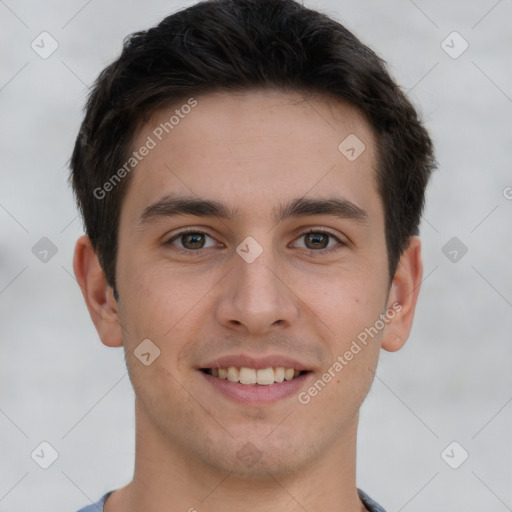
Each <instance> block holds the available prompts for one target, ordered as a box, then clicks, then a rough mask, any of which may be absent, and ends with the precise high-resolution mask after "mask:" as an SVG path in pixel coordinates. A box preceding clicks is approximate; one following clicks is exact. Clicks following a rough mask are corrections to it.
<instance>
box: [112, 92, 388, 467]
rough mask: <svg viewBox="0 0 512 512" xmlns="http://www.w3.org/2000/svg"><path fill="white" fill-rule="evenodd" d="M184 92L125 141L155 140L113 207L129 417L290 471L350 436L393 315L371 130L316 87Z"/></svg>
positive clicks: (207, 455)
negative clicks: (190, 97) (308, 92)
mask: <svg viewBox="0 0 512 512" xmlns="http://www.w3.org/2000/svg"><path fill="white" fill-rule="evenodd" d="M194 101H195V102H196V103H195V104H193V102H192V101H191V102H189V104H190V105H193V106H192V107H191V108H190V109H189V108H181V109H180V106H179V105H178V106H174V107H173V108H170V109H168V110H161V111H159V112H158V113H157V114H156V115H155V116H154V117H153V118H152V119H151V120H150V122H149V123H148V124H146V125H145V126H144V127H143V128H142V129H141V131H140V132H139V133H138V135H137V138H136V140H135V143H134V148H140V147H142V146H144V145H146V146H147V147H150V146H154V147H151V148H150V149H149V150H148V151H147V152H146V151H142V153H147V154H146V156H144V157H143V158H141V161H140V162H139V163H138V164H137V166H136V169H135V170H134V171H133V175H132V181H131V183H130V186H129V188H128V192H127V195H126V197H125V199H124V201H123V206H122V210H121V219H120V226H119V249H118V259H117V264H116V279H117V285H118V293H119V297H120V299H119V304H118V306H119V310H118V313H119V320H120V323H121V325H122V327H123V344H124V347H125V351H126V360H127V365H128V369H129V373H130V378H131V380H132V383H133V386H134V389H135V393H136V396H137V414H138V415H139V416H140V418H139V419H140V425H142V426H141V428H143V429H145V431H146V432H145V434H146V435H147V436H153V437H158V438H159V439H160V442H161V443H162V444H163V446H165V448H168V449H169V450H172V451H173V453H174V454H175V456H176V457H177V458H179V457H183V458H184V459H185V458H187V460H189V461H196V462H197V463H200V464H202V466H203V467H211V468H212V469H218V470H223V471H229V472H235V473H239V474H240V475H247V474H250V475H252V476H257V475H264V474H266V473H267V472H272V473H273V474H276V475H277V474H285V473H287V472H289V471H292V470H297V469H300V468H302V467H305V466H306V465H308V464H312V463H314V462H315V461H316V460H319V459H320V458H321V457H322V456H325V455H326V453H327V452H328V451H334V452H337V453H339V452H340V451H342V450H343V449H344V448H343V446H342V445H343V443H346V440H347V439H349V438H351V439H352V441H353V436H355V431H356V425H357V415H358V410H359V407H360V405H361V402H362V401H363V399H364V397H365V396H366V393H367V391H368V389H369V386H370V384H371V381H372V377H373V370H374V369H375V366H376V362H377V358H378V352H379V349H380V340H381V337H382V336H383V333H384V332H385V331H386V329H387V328H388V325H387V320H388V316H389V315H388V316H387V317H386V321H385V322H383V321H382V318H383V317H384V316H385V315H386V313H387V309H388V308H389V301H388V292H389V286H388V285H389V276H388V271H387V253H386V245H385V232H384V213H383V205H382V200H381V198H380V196H379V194H378V192H377V188H376V178H375V175H376V171H375V166H376V161H375V140H374V137H373V135H372V132H371V130H370V128H369V126H368V124H367V123H366V122H365V120H364V119H363V118H362V117H361V116H360V115H359V114H358V112H357V111H356V110H355V109H353V108H352V107H350V106H347V105H344V104H342V103H338V102H334V101H333V100H328V99H325V98H316V99H308V100H305V99H304V98H303V97H302V96H301V95H299V94H297V93H289V94H285V93H282V92H281V93H277V92H261V91H260V92H247V93H244V94H238V95H234V94H225V93H224V94H220V93H216V94H210V95H205V96H198V97H196V98H195V100H194ZM185 103H187V101H186V100H185V101H184V104H185ZM176 108H178V110H179V113H180V115H179V116H178V117H179V121H178V122H176V119H177V117H176V116H175V117H176V119H173V120H172V121H171V123H172V129H170V128H169V125H167V130H168V131H169V133H166V131H165V130H164V129H163V128H162V126H165V124H163V123H165V122H169V120H170V118H171V116H172V115H173V114H175V110H176ZM354 136H356V137H357V139H355V138H354ZM347 137H350V138H349V139H348V140H347V142H343V141H345V139H346V138H347ZM160 139H161V140H160ZM358 140H359V142H358ZM361 143H363V144H364V151H362V152H361V150H362V149H363V146H362V145H361ZM340 144H341V149H340V148H339V146H340ZM359 153H360V154H359ZM358 154H359V155H358ZM354 157H357V158H354ZM190 201H194V202H195V204H191V203H190ZM380 315H382V316H380ZM379 318H381V321H380V323H378V324H376V322H378V321H379ZM383 323H384V324H386V325H385V326H384V327H381V324H383ZM376 325H378V327H380V329H379V328H377V329H376ZM372 327H373V329H374V331H371V332H372V334H373V333H374V332H375V330H376V331H378V332H377V333H376V334H373V336H369V335H368V329H370V328H372ZM365 329H366V330H367V331H366V333H367V336H366V338H367V340H366V344H364V343H363V342H362V341H361V340H362V339H363V338H364V335H362V333H364V332H365ZM358 336H359V338H358ZM143 340H150V342H148V341H146V342H144V343H145V344H143V345H140V344H141V342H143ZM354 342H355V345H354ZM356 346H357V347H359V351H357V348H355V347H356ZM158 353H159V355H158ZM137 354H138V355H139V357H137ZM141 354H143V355H142V356H141ZM350 354H352V356H350ZM157 355H158V357H156V356H157ZM155 357H156V358H155ZM140 359H142V360H143V362H141V360H140ZM336 362H338V364H336ZM144 363H146V364H144ZM283 369H284V370H283ZM258 370H260V371H258ZM226 373H227V377H228V378H225V377H226ZM283 373H284V374H285V375H286V378H284V380H283ZM291 376H294V378H291ZM290 378H291V379H290ZM288 379H290V380H288ZM239 380H241V381H242V382H239ZM276 381H277V382H276ZM319 381H320V384H319ZM255 382H256V383H255ZM272 382H273V383H272ZM315 390H316V391H315ZM138 426H139V424H138ZM139 434H140V432H139ZM143 436H144V434H143V435H142V437H143ZM165 448H164V449H165Z"/></svg>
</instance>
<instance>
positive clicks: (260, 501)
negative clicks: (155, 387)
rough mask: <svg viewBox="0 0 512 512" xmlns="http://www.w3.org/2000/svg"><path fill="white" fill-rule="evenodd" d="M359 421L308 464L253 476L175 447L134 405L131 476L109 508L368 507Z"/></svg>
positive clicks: (286, 510) (341, 511)
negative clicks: (359, 471)
mask: <svg viewBox="0 0 512 512" xmlns="http://www.w3.org/2000/svg"><path fill="white" fill-rule="evenodd" d="M357 420H358V418H357V417H356V418H354V422H353V423H354V424H353V425H351V427H350V431H349V432H345V433H343V435H340V439H339V440H337V442H336V444H335V445H334V446H331V447H330V449H329V450H328V452H327V453H323V454H321V456H319V457H318V458H317V459H315V460H312V461H311V462H310V463H309V464H308V465H307V467H302V468H295V470H294V471H293V472H292V471H290V472H284V471H283V472H280V473H279V474H276V473H274V474H272V473H271V472H270V471H269V472H266V476H262V475H261V473H259V475H258V477H257V478H251V476H250V475H237V474H235V473H233V472H231V473H230V472H222V471H221V470H219V469H218V468H215V467H212V466H206V465H205V464H204V461H201V460H196V459H194V458H192V456H191V454H190V452H188V451H185V450H183V448H182V447H179V446H175V445H172V446H171V445H170V444H169V441H168V440H166V439H165V438H164V437H163V436H162V434H161V433H160V432H159V431H158V430H157V429H156V428H155V427H154V426H153V425H152V424H151V422H150V421H149V418H148V417H147V416H146V415H145V413H144V411H143V410H142V408H141V407H140V406H139V405H136V432H137V435H136V452H135V471H134V476H133V480H132V482H130V483H129V484H128V485H127V486H125V487H123V488H122V489H119V490H117V491H115V492H114V493H113V494H112V495H111V496H110V497H109V498H108V500H107V502H106V503H105V512H136V511H140V510H151V511H152V512H181V511H183V512H185V511H187V512H214V511H218V510H222V511H223V512H235V511H236V512H239V511H240V510H241V509H242V510H244V512H256V511H258V512H262V511H269V512H270V511H275V510H279V511H281V512H304V510H322V511H325V512H362V511H365V510H366V509H365V508H364V506H363V505H362V503H361V501H360V500H359V497H358V495H357V489H356V483H355V456H356V453H355V451H356V433H357Z"/></svg>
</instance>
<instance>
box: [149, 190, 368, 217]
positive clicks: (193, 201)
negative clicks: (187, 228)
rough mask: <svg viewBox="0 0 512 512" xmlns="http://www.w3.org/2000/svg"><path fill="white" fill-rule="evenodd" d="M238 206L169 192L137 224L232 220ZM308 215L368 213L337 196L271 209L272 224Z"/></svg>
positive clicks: (305, 200) (308, 199)
mask: <svg viewBox="0 0 512 512" xmlns="http://www.w3.org/2000/svg"><path fill="white" fill-rule="evenodd" d="M237 212H238V208H233V207H231V206H229V205H228V204H225V203H221V202H219V201H215V200H211V199H201V198H197V197H192V196H182V195H177V194H169V195H166V196H164V197H162V198H161V199H159V200H158V201H156V202H155V203H153V204H151V205H149V206H147V207H146V208H145V209H144V211H143V212H142V214H141V215H140V217H139V224H141V225H144V224H146V223H149V222H151V221H156V220H159V219H164V218H170V217H176V216H179V215H194V216H196V217H217V218H220V219H225V220H233V219H234V218H235V217H236V215H237ZM310 215H330V216H334V217H338V218H340V219H349V220H354V221H357V222H361V223H367V222H368V213H367V212H366V211H365V210H363V209H362V208H360V207H359V206H357V205H355V204H354V203H352V202H351V201H348V200H346V199H340V198H330V199H314V198H306V197H300V198H297V199H294V200H292V201H290V202H289V203H287V204H282V205H281V206H280V207H279V208H277V209H276V208H274V209H273V211H272V218H273V220H274V221H275V222H276V223H279V222H282V221H284V220H286V219H288V218H293V217H306V216H310Z"/></svg>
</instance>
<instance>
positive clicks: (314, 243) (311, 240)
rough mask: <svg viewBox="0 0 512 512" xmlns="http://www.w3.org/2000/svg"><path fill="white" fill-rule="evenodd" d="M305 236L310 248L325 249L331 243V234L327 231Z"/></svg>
mask: <svg viewBox="0 0 512 512" xmlns="http://www.w3.org/2000/svg"><path fill="white" fill-rule="evenodd" d="M304 236H305V238H304V241H305V244H306V246H307V248H308V249H325V248H326V247H327V245H328V243H329V235H327V234H326V233H308V234H307V235H304Z"/></svg>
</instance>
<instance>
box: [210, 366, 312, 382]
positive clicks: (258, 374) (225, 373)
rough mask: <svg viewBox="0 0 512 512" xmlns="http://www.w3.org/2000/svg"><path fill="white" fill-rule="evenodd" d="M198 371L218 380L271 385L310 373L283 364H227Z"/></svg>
mask: <svg viewBox="0 0 512 512" xmlns="http://www.w3.org/2000/svg"><path fill="white" fill-rule="evenodd" d="M200 371H201V372H203V373H205V374H206V375H210V376H212V377H216V378H217V379H220V380H228V381H230V382H233V383H239V384H243V385H248V386H251V385H252V386H254V385H256V386H271V385H273V384H280V383H282V382H285V381H291V380H294V379H297V378H299V377H301V376H302V375H305V374H307V373H310V371H309V370H296V369H294V368H285V367H283V366H278V367H268V368H249V367H246V366H241V367H236V366H229V367H227V368H200Z"/></svg>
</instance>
